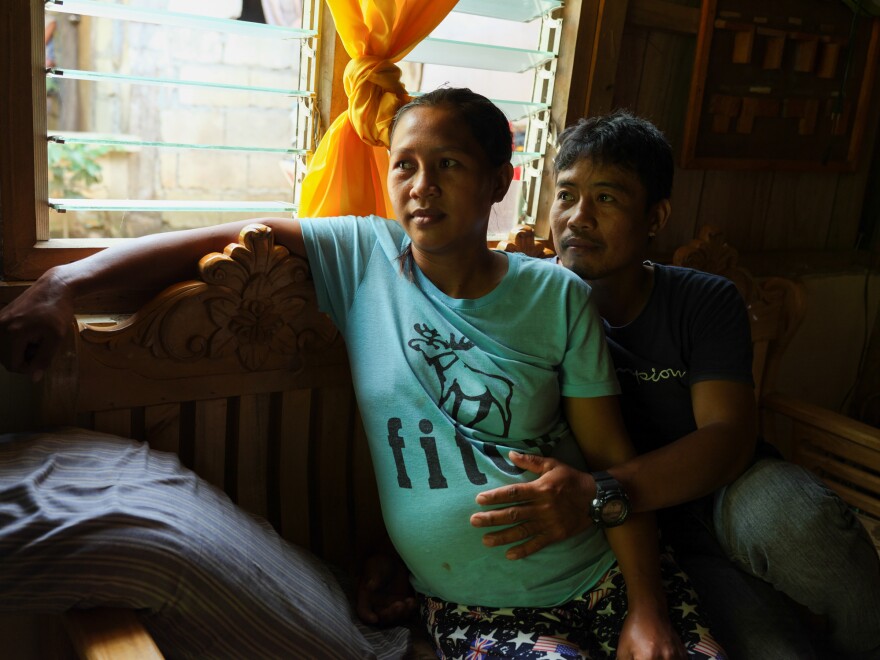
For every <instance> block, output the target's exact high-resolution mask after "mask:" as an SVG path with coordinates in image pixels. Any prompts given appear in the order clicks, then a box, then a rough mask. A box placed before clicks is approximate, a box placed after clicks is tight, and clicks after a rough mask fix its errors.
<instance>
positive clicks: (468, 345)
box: [407, 323, 513, 438]
mask: <svg viewBox="0 0 880 660" xmlns="http://www.w3.org/2000/svg"><path fill="white" fill-rule="evenodd" d="M413 328H414V329H415V331H416V332H417V333H418V335H419V337H418V338H416V339H410V340H409V341H408V342H407V345H408V346H409V347H410V348H412V349H413V350H415V351H418V352H419V353H421V354H422V357H424V358H425V361H426V362H427V364H428V365H429V366H430V367H433V369H434V373H435V374H436V375H437V379H438V380H439V382H440V399H439V401H438V404H439V405H440V407H442V408H445V409H446V411H447V412H448V413H449V414H450V415H451V416H452V417H453V419H455V420H456V421H458V422H459V423H460V424H462V425H464V426H468V427H472V428H473V427H475V426H476V425H477V424H478V423H479V422H481V421H482V420H484V419H486V418H487V417H488V416H489V414H490V413H491V412H492V409H493V407H494V408H495V409H496V410H497V411H498V415H499V416H500V418H501V425H502V429H501V433H495V435H499V436H500V437H504V438H506V437H507V434H508V433H509V431H510V399H511V397H512V396H513V383H512V382H511V381H510V380H509V379H507V378H505V377H504V376H497V375H495V374H489V373H486V372H484V371H480V370H479V369H474V368H473V367H471V366H469V365H468V364H467V362H466V361H465V359H464V358H465V355H464V354H465V353H466V352H467V351H469V350H470V349H472V348H473V347H474V344H473V342H471V341H469V340H468V339H467V338H466V337H464V336H462V337H461V339H456V338H455V335H454V334H452V333H450V335H449V340H448V341H447V340H443V339H441V338H440V333H439V332H437V331H436V330H435V329H433V328H429V327H428V326H427V325H423V324H421V323H416V324H415V325H414V326H413ZM447 404H449V405H447ZM466 416H469V417H470V419H467V418H466Z"/></svg>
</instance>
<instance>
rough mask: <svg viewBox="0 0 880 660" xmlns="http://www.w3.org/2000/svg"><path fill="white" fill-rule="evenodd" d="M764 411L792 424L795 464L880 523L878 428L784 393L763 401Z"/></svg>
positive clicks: (791, 438)
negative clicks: (779, 416) (807, 470)
mask: <svg viewBox="0 0 880 660" xmlns="http://www.w3.org/2000/svg"><path fill="white" fill-rule="evenodd" d="M761 404H762V410H763V412H764V413H767V412H770V413H778V414H780V415H783V416H785V417H787V418H788V419H790V420H791V421H792V431H791V434H790V438H789V441H790V445H789V447H790V449H791V456H790V459H791V460H792V462H794V463H797V464H798V465H803V466H804V467H805V468H807V469H809V470H811V471H813V472H814V473H816V474H817V475H818V476H819V477H820V478H821V479H822V480H823V481H824V482H825V483H826V484H827V485H828V486H830V487H831V488H833V489H834V490H836V491H837V492H838V494H839V495H840V496H841V497H842V498H843V499H844V500H845V501H846V502H847V503H848V504H849V505H850V506H852V507H855V508H856V509H857V510H859V511H860V512H861V513H863V514H865V515H868V516H872V517H873V518H875V519H878V520H880V429H877V428H874V427H873V426H869V425H868V424H862V423H861V422H857V421H856V420H854V419H850V418H848V417H845V416H844V415H839V414H837V413H835V412H833V411H831V410H826V409H824V408H820V407H819V406H815V405H812V404H809V403H805V402H804V401H798V400H797V399H794V398H792V397H789V396H785V395H782V394H775V393H774V394H768V395H765V396H764V397H762V398H761Z"/></svg>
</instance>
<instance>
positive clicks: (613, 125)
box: [553, 110, 675, 208]
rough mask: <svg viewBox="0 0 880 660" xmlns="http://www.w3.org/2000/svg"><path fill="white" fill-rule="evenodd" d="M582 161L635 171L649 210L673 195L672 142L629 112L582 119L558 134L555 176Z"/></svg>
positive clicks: (651, 125) (622, 111) (652, 125)
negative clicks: (585, 159) (586, 160)
mask: <svg viewBox="0 0 880 660" xmlns="http://www.w3.org/2000/svg"><path fill="white" fill-rule="evenodd" d="M581 158H589V159H590V160H592V161H594V162H596V163H601V164H603V165H616V166H618V167H622V168H624V169H627V170H630V171H632V172H635V173H636V175H637V176H638V177H639V180H640V181H641V182H642V185H643V186H645V191H646V193H647V195H646V197H647V206H648V208H650V207H651V206H653V205H654V204H656V203H657V202H659V201H660V200H663V199H669V197H670V196H671V195H672V177H673V173H674V171H675V165H674V160H673V156H672V147H671V146H670V145H669V141H668V140H667V139H666V137H665V136H664V135H663V133H662V132H660V129H658V128H657V127H656V126H654V124H652V123H651V122H649V121H648V120H647V119H642V118H641V117H636V116H635V115H632V114H630V113H629V112H627V111H626V110H616V111H615V112H613V113H611V114H609V115H604V116H600V117H590V118H589V119H581V120H580V121H578V123H577V124H574V125H573V126H569V127H568V128H566V129H565V130H564V131H563V132H562V133H561V134H560V135H559V150H558V152H557V154H556V160H555V161H554V163H553V165H554V170H555V173H556V174H559V172H560V171H562V170H566V169H568V168H569V167H571V166H572V165H574V163H575V162H576V161H578V160H580V159H581Z"/></svg>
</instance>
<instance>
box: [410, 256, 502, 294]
mask: <svg viewBox="0 0 880 660" xmlns="http://www.w3.org/2000/svg"><path fill="white" fill-rule="evenodd" d="M413 259H414V261H415V264H416V265H417V266H418V267H419V270H421V271H422V274H423V275H424V276H425V277H427V278H428V279H429V280H431V283H432V284H433V285H434V286H436V287H437V288H438V289H440V291H442V292H443V293H445V294H446V295H447V296H449V297H450V298H457V299H476V298H481V297H483V296H485V295H486V294H488V293H491V292H492V291H493V290H494V289H495V287H496V286H498V284H500V283H501V280H503V279H504V276H505V275H506V274H507V267H508V263H507V257H506V256H505V255H503V254H501V253H499V252H496V251H494V250H490V249H488V248H483V249H480V250H477V251H475V252H474V253H471V254H467V255H462V254H460V253H459V254H455V255H443V254H432V253H424V252H419V251H418V250H417V249H415V248H414V249H413Z"/></svg>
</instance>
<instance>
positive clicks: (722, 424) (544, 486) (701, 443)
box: [471, 380, 757, 559]
mask: <svg viewBox="0 0 880 660" xmlns="http://www.w3.org/2000/svg"><path fill="white" fill-rule="evenodd" d="M691 399H692V404H693V410H694V419H695V420H696V424H697V429H696V430H695V431H694V432H693V433H689V434H688V435H686V436H684V437H682V438H679V439H678V440H676V441H675V442H673V443H671V444H669V445H666V446H665V447H662V448H660V449H657V450H654V451H652V452H649V453H646V454H643V455H641V456H636V457H634V458H631V459H629V460H627V461H625V462H624V463H622V464H619V465H616V466H615V467H613V468H611V469H609V470H608V472H609V473H610V474H611V475H612V476H614V477H615V478H616V479H617V480H618V481H619V482H620V483H621V484H622V485H623V487H624V489H625V490H626V492H627V494H628V495H629V498H630V504H631V506H632V508H633V510H634V511H656V510H657V509H661V508H664V507H668V506H674V505H676V504H681V503H683V502H689V501H691V500H694V499H697V498H699V497H702V496H704V495H708V494H709V493H712V492H714V491H715V490H717V489H718V488H720V487H721V486H724V485H725V484H728V483H730V482H731V481H733V480H734V479H736V477H738V476H739V475H740V474H742V473H743V471H744V470H745V469H746V467H747V466H748V463H749V461H750V459H751V457H752V454H753V452H754V447H755V442H756V440H757V428H756V423H757V412H756V409H755V398H754V392H753V390H752V388H751V386H749V385H747V384H745V383H738V382H732V381H720V380H712V381H703V382H700V383H696V384H694V385H693V386H692V387H691ZM511 460H512V461H513V462H514V463H515V464H516V465H518V466H519V467H521V468H525V469H527V470H530V471H532V472H536V473H538V474H540V475H541V476H540V477H539V478H538V479H536V480H535V481H532V482H529V483H525V484H518V485H516V486H505V487H503V488H498V489H495V490H491V491H486V492H484V493H480V494H479V495H478V496H477V503H478V504H479V505H481V506H488V505H498V504H514V503H516V502H527V504H522V505H519V506H510V507H505V508H501V509H494V510H492V511H481V512H479V513H475V514H474V515H473V516H472V517H471V524H473V525H474V526H475V527H495V526H498V525H511V524H512V523H514V524H515V523H518V524H515V525H514V526H513V527H508V528H506V529H504V530H501V531H497V532H489V533H487V534H486V535H485V536H484V539H485V542H486V543H487V544H489V545H507V544H510V543H518V542H521V543H519V544H518V545H515V546H513V547H511V548H510V549H509V550H508V551H507V557H508V558H509V559H521V558H522V557H526V556H528V555H530V554H533V553H535V552H537V551H538V550H540V549H541V548H543V547H545V546H547V545H549V544H551V543H555V542H557V541H561V540H563V539H566V538H568V537H570V536H572V535H573V534H576V533H577V532H580V531H582V530H584V529H586V527H587V526H589V525H590V524H591V521H590V516H589V509H590V502H591V501H592V499H593V497H594V496H595V494H596V485H595V483H594V482H593V479H592V477H590V476H589V475H588V474H585V473H583V472H581V471H580V470H577V469H575V468H572V467H570V466H568V465H566V464H564V463H561V462H559V461H556V460H554V459H550V458H543V457H540V456H531V455H514V454H511Z"/></svg>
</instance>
